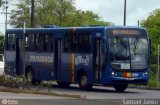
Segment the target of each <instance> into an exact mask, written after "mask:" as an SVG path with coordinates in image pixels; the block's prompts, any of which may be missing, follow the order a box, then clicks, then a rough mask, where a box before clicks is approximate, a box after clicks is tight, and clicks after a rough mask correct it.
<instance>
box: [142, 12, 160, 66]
mask: <svg viewBox="0 0 160 105" xmlns="http://www.w3.org/2000/svg"><path fill="white" fill-rule="evenodd" d="M141 25H142V26H144V27H146V29H147V31H148V32H149V36H150V38H151V42H152V44H151V45H152V46H151V48H152V61H153V62H154V63H155V62H156V55H157V46H158V44H160V9H156V10H154V11H153V12H152V13H151V14H150V16H149V17H148V18H147V19H146V20H143V21H142V23H141Z"/></svg>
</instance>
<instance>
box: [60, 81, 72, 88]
mask: <svg viewBox="0 0 160 105" xmlns="http://www.w3.org/2000/svg"><path fill="white" fill-rule="evenodd" d="M57 84H58V86H59V87H62V88H66V87H69V85H70V84H71V83H68V82H60V81H57Z"/></svg>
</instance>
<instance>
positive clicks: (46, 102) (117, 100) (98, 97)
mask: <svg viewBox="0 0 160 105" xmlns="http://www.w3.org/2000/svg"><path fill="white" fill-rule="evenodd" d="M36 88H41V90H44V91H47V89H48V87H39V86H37V87H36ZM52 91H53V92H56V93H62V94H63V93H69V94H79V95H82V96H86V98H87V99H86V100H79V99H78V100H77V99H70V98H66V97H57V96H43V95H31V94H15V93H6V92H5V93H4V92H1V93H0V99H8V100H9V101H11V102H12V101H14V100H15V101H18V105H90V104H91V105H106V103H107V105H108V104H112V105H124V101H126V100H132V99H134V100H138V101H136V102H139V101H141V104H140V105H144V104H143V100H144V99H145V100H153V101H154V102H155V104H150V105H158V104H160V100H158V99H160V91H156V90H141V89H134V88H128V89H127V90H126V91H125V92H124V93H116V92H115V90H114V89H113V88H112V87H101V86H94V87H93V90H92V91H83V90H80V89H79V88H78V86H77V85H71V86H70V87H69V88H59V87H57V86H56V85H54V86H53V88H52ZM1 101H2V100H0V105H1Z"/></svg>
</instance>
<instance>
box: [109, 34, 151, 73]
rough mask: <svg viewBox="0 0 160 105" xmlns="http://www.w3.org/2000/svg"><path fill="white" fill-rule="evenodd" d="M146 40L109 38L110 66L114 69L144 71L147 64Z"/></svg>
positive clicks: (138, 38)
mask: <svg viewBox="0 0 160 105" xmlns="http://www.w3.org/2000/svg"><path fill="white" fill-rule="evenodd" d="M147 42H148V41H147V38H143V37H130V38H128V37H119V36H115V37H110V38H109V54H110V64H111V66H112V67H113V68H116V69H120V70H121V69H127V70H130V69H132V70H137V69H144V68H146V67H147V63H148V59H149V58H148V44H147Z"/></svg>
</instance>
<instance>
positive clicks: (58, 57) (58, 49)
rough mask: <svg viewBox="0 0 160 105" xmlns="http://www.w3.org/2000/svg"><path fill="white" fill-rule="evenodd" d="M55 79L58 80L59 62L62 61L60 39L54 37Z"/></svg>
mask: <svg viewBox="0 0 160 105" xmlns="http://www.w3.org/2000/svg"><path fill="white" fill-rule="evenodd" d="M54 51H55V52H54V53H55V56H54V58H55V60H54V61H55V63H54V64H55V73H54V74H55V79H57V80H60V71H61V62H62V58H61V56H62V40H61V39H55V50H54Z"/></svg>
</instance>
